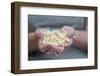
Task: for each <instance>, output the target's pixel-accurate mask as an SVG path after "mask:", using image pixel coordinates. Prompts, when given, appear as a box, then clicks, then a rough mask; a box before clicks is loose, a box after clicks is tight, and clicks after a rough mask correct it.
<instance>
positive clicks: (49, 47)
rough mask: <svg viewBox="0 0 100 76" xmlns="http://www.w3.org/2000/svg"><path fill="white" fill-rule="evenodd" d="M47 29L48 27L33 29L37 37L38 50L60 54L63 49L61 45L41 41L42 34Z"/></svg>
mask: <svg viewBox="0 0 100 76" xmlns="http://www.w3.org/2000/svg"><path fill="white" fill-rule="evenodd" d="M47 31H48V29H45V28H41V29H37V30H36V31H35V36H36V38H37V39H38V48H39V50H40V51H41V52H43V53H45V54H55V55H59V54H61V53H62V52H63V50H64V47H63V46H54V45H49V44H46V43H43V39H44V35H45V33H46V32H47Z"/></svg>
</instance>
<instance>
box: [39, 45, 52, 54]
mask: <svg viewBox="0 0 100 76" xmlns="http://www.w3.org/2000/svg"><path fill="white" fill-rule="evenodd" d="M40 46H41V48H40V50H41V52H44V53H46V52H48V51H49V50H50V48H51V47H50V46H49V45H40Z"/></svg>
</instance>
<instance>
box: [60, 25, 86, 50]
mask: <svg viewBox="0 0 100 76" xmlns="http://www.w3.org/2000/svg"><path fill="white" fill-rule="evenodd" d="M62 30H63V31H65V32H67V33H68V35H69V36H70V37H71V38H72V40H73V42H72V45H74V46H76V47H78V48H80V49H83V50H86V49H87V43H88V41H87V40H88V31H87V26H86V27H85V30H82V31H79V30H75V29H74V28H73V27H69V26H64V27H63V28H62Z"/></svg>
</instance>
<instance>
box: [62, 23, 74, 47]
mask: <svg viewBox="0 0 100 76" xmlns="http://www.w3.org/2000/svg"><path fill="white" fill-rule="evenodd" d="M61 31H64V32H65V33H66V34H68V36H69V38H70V41H69V42H68V43H66V42H65V44H64V47H70V46H71V45H72V43H73V36H74V34H75V29H74V28H73V27H70V26H67V25H66V26H63V27H62V28H61Z"/></svg>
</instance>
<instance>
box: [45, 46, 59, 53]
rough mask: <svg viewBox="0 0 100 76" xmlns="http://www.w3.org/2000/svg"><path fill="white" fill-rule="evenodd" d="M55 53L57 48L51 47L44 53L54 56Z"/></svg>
mask: <svg viewBox="0 0 100 76" xmlns="http://www.w3.org/2000/svg"><path fill="white" fill-rule="evenodd" d="M55 52H57V48H56V47H55V46H52V45H51V49H50V50H48V51H47V52H46V54H55Z"/></svg>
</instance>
